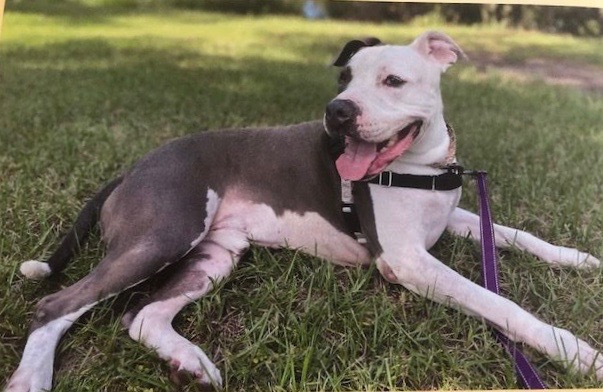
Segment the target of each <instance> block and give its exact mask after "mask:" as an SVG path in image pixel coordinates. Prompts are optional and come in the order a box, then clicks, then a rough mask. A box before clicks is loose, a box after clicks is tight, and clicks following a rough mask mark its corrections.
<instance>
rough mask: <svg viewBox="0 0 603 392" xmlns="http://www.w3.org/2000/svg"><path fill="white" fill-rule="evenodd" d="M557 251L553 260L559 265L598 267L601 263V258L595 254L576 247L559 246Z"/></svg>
mask: <svg viewBox="0 0 603 392" xmlns="http://www.w3.org/2000/svg"><path fill="white" fill-rule="evenodd" d="M557 251H558V253H557V255H556V257H553V260H552V262H553V263H555V264H558V265H564V266H569V267H576V268H597V267H599V266H600V265H601V260H599V259H597V258H596V257H595V256H593V255H591V254H588V253H584V252H580V251H579V250H577V249H574V248H566V247H564V246H559V247H557Z"/></svg>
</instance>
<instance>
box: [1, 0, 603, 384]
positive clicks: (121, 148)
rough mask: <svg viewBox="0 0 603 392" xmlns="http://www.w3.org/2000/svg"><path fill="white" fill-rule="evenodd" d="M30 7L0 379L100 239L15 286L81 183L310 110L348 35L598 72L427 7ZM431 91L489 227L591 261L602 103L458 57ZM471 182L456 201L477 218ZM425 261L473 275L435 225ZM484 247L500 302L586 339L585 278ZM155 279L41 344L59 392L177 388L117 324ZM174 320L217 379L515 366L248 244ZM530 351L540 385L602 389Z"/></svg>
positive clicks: (394, 296) (392, 293)
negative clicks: (448, 44)
mask: <svg viewBox="0 0 603 392" xmlns="http://www.w3.org/2000/svg"><path fill="white" fill-rule="evenodd" d="M40 4H41V5H40ZM31 7H35V8H30V9H28V8H26V6H25V5H23V4H18V7H14V8H12V9H11V8H10V4H9V9H8V11H7V13H6V15H5V25H4V29H3V31H2V40H1V41H0V67H1V68H0V281H2V282H3V284H2V287H1V288H0V293H1V294H0V338H1V342H0V374H2V375H4V377H8V375H10V374H11V373H12V371H13V370H14V369H15V368H16V366H17V364H18V361H19V358H20V355H21V352H22V350H23V346H24V343H25V335H26V333H27V328H28V325H29V322H30V320H31V316H32V310H33V307H34V304H35V302H36V301H37V300H38V299H39V298H41V297H42V296H44V295H46V294H49V293H52V292H54V291H56V290H58V289H60V288H61V287H64V286H67V285H69V284H72V283H73V282H75V281H76V280H77V279H79V278H81V277H82V276H84V275H85V274H86V273H87V272H88V271H89V270H90V269H91V268H92V267H93V266H94V265H95V264H96V263H97V261H98V260H99V258H100V257H101V256H102V252H103V251H102V247H101V246H100V245H99V242H98V236H96V237H95V238H93V239H92V241H91V242H90V245H89V246H88V247H87V248H86V249H85V250H84V252H83V253H82V255H81V256H80V257H78V258H77V259H76V262H74V263H73V264H72V265H71V266H70V267H68V268H67V270H66V271H65V273H64V274H61V275H60V276H58V277H56V278H53V279H49V280H47V281H44V282H41V283H36V282H31V281H26V280H24V279H23V278H22V277H21V276H20V275H19V274H18V272H17V271H18V266H19V264H20V263H21V262H22V261H24V260H28V259H32V258H41V257H43V256H48V255H49V253H50V252H52V250H53V249H54V248H55V247H56V246H57V244H58V241H59V239H60V235H61V233H63V232H64V231H65V230H66V229H67V228H68V227H69V225H70V224H71V222H72V220H73V219H74V217H75V216H76V214H77V212H78V211H79V208H80V207H81V206H82V204H83V202H84V201H85V200H86V199H87V198H88V197H90V196H91V194H92V193H93V192H94V191H95V189H97V188H98V187H99V186H100V185H101V184H103V183H104V182H106V181H108V180H110V179H112V178H114V177H115V176H116V175H117V174H119V173H120V172H122V171H123V170H125V169H126V168H127V167H128V166H129V165H130V164H131V163H132V162H133V161H135V160H136V159H137V158H138V157H140V156H141V155H142V154H144V153H145V152H146V151H148V150H149V149H151V148H153V147H155V146H158V145H160V144H161V143H162V142H164V141H166V140H168V139H170V138H173V137H177V136H180V135H184V134H187V133H191V132H196V131H199V130H206V129H213V128H219V127H233V126H247V125H275V124H286V123H293V122H301V121H306V120H309V119H314V118H319V117H321V116H322V111H323V108H324V106H325V104H326V102H328V101H329V100H330V98H331V97H333V95H334V92H335V90H336V86H335V75H336V70H334V69H331V68H329V67H328V66H327V64H328V63H329V61H330V60H331V59H332V58H333V56H334V55H335V54H336V52H337V50H338V48H339V47H340V46H341V45H342V44H343V43H345V42H346V40H348V39H350V38H355V37H363V36H368V35H374V36H379V37H380V38H382V39H383V40H385V41H388V42H396V43H398V42H399V43H406V42H408V41H409V40H411V39H412V38H413V37H414V36H416V35H417V34H419V33H420V32H421V31H423V30H424V29H427V28H437V29H441V30H444V31H446V32H448V33H449V34H450V35H452V36H453V37H454V38H455V39H456V40H457V41H458V42H459V43H460V45H461V46H462V47H463V48H465V49H466V50H468V51H470V52H475V51H487V52H490V53H494V54H496V55H498V56H502V57H504V58H506V59H508V60H509V61H521V60H522V59H526V58H529V57H532V56H536V57H544V58H549V59H554V60H555V59H565V58H569V59H572V60H574V61H577V62H582V63H591V64H595V65H596V66H603V51H602V50H600V49H601V41H600V40H593V39H577V38H572V37H568V36H553V35H545V34H541V33H524V32H522V33H519V32H517V31H513V30H508V29H505V28H503V27H481V26H476V27H458V26H445V25H439V24H435V25H434V24H432V23H431V22H430V21H429V19H423V20H420V21H417V22H415V23H414V24H410V25H396V24H383V25H375V24H361V23H343V22H335V21H321V22H309V21H305V20H303V19H300V18H295V17H259V18H254V17H235V16H227V15H221V14H212V13H203V12H191V11H189V12H185V11H176V10H150V11H136V12H134V11H125V10H115V9H110V8H102V7H85V6H75V5H74V4H70V3H63V4H62V5H61V4H59V5H58V6H56V5H55V6H51V5H49V4H46V3H39V2H37V3H35V4H34V5H32V6H31ZM434 23H435V22H434ZM443 93H444V99H445V106H446V114H447V118H448V120H449V121H450V122H451V123H452V124H453V125H454V126H455V128H456V130H457V133H458V136H459V155H460V157H461V158H462V160H463V161H464V163H465V164H466V166H468V167H474V168H483V169H487V170H488V171H489V172H490V177H491V185H490V188H491V192H492V199H493V202H492V206H493V214H494V216H495V218H496V219H497V220H498V221H499V222H501V223H504V224H508V225H512V226H516V227H520V228H524V229H527V230H529V231H531V232H533V233H534V234H536V235H538V236H541V237H543V238H544V239H546V240H549V241H551V242H555V243H558V244H563V245H566V246H577V247H579V248H582V249H584V250H587V251H590V252H591V253H593V254H595V255H598V256H599V257H601V256H603V211H602V208H601V205H602V201H603V196H602V194H603V188H602V184H603V170H602V169H601V168H602V167H603V154H602V151H603V97H602V96H601V95H597V94H588V95H587V94H584V93H581V92H579V91H573V90H568V89H563V88H559V87H550V86H546V85H544V84H542V83H539V82H534V83H526V82H519V81H514V80H512V79H509V78H506V77H504V76H502V75H498V74H496V73H495V72H491V73H487V74H484V73H480V72H478V71H477V70H476V69H475V68H474V67H472V66H471V65H470V64H464V65H459V66H456V67H454V68H453V69H451V70H450V71H449V73H448V74H447V75H445V77H444V85H443ZM283 148H286V147H285V146H284V147H283ZM467 185H468V186H467V187H466V189H465V196H464V198H463V201H462V204H463V205H464V206H465V207H468V208H471V209H474V208H473V206H474V204H475V196H474V194H473V193H474V190H473V185H472V184H470V183H469V184H467ZM433 252H434V254H436V255H437V256H438V257H439V258H441V259H442V260H446V261H447V262H448V263H449V265H451V266H452V267H453V268H455V269H457V270H459V271H460V272H461V273H462V274H464V275H465V276H468V277H469V278H471V279H473V280H476V281H478V280H479V272H478V265H479V253H478V248H477V246H475V245H474V244H473V243H471V242H469V241H467V240H465V239H455V238H452V237H451V236H448V235H445V236H444V237H443V238H442V240H441V241H440V242H439V244H438V245H437V246H436V247H435V249H434V250H433ZM501 259H502V266H501V274H502V289H503V291H504V294H505V295H506V296H508V297H510V298H512V299H513V300H514V301H516V302H518V303H520V304H521V305H522V306H524V307H525V308H527V309H529V310H530V311H532V312H534V313H536V314H537V315H538V316H539V317H541V318H543V319H544V320H546V321H547V322H550V323H554V324H556V325H558V326H560V327H564V328H568V329H570V330H572V331H573V332H575V333H576V334H577V335H578V336H580V337H582V338H584V339H585V340H587V341H588V342H590V343H591V344H593V345H594V346H595V347H598V348H600V349H603V323H602V320H603V306H602V305H603V274H602V271H601V270H597V271H575V270H571V269H563V270H558V269H552V268H550V267H548V266H545V265H543V264H541V263H539V262H538V261H537V260H535V259H534V258H533V257H530V256H528V255H526V254H523V253H521V252H519V251H505V252H501ZM152 286H153V282H150V283H147V284H145V285H143V287H142V288H141V289H137V290H131V291H129V292H128V293H125V294H124V295H121V296H119V297H118V298H117V299H115V300H114V301H110V302H107V303H103V304H102V305H99V306H97V307H96V308H94V310H93V311H91V312H89V314H88V315H87V316H84V317H83V318H82V319H80V321H78V322H77V323H76V326H75V327H74V328H72V330H71V331H70V332H69V333H68V334H67V337H66V339H64V340H63V342H62V343H61V345H60V347H59V350H58V356H57V362H56V366H55V369H56V374H55V376H56V377H55V390H56V391H170V390H176V389H177V387H176V386H175V385H174V384H173V383H172V382H171V381H170V380H169V377H168V373H169V372H168V370H169V369H168V368H167V366H166V365H165V364H164V363H163V361H162V360H160V359H158V358H157V357H156V355H155V354H154V353H153V352H152V351H151V350H148V349H146V348H144V347H143V346H142V345H139V344H138V343H135V342H133V341H132V340H130V338H129V337H128V335H127V333H126V332H125V331H123V330H122V329H121V327H120V323H119V319H120V315H121V314H122V313H123V312H124V310H125V309H126V307H127V304H128V303H129V302H130V301H133V300H135V299H136V298H137V297H139V296H141V295H144V290H145V289H149V288H150V287H152ZM175 327H176V329H177V330H178V331H181V332H182V333H183V334H184V335H185V336H187V337H189V338H190V339H191V340H192V341H193V342H195V343H196V344H198V345H200V346H201V347H202V348H203V349H204V350H205V351H206V352H207V353H208V355H209V356H210V357H212V358H214V359H215V360H216V363H217V365H218V366H219V368H220V369H221V370H222V374H223V376H225V383H226V388H227V390H233V391H251V390H258V391H265V390H268V389H270V390H383V389H395V388H400V389H434V388H441V389H458V388H463V389H467V388H484V389H496V388H516V387H517V384H516V382H515V376H514V372H513V367H512V364H511V363H510V361H509V359H508V358H507V357H506V354H505V353H504V352H503V350H502V349H501V348H500V347H499V346H498V345H497V343H496V342H495V341H494V339H493V338H492V336H491V335H490V333H489V331H488V329H487V327H486V326H485V325H484V323H483V322H482V321H480V320H476V319H473V318H470V317H467V316H464V315H462V314H460V313H459V312H457V311H455V310H452V309H449V308H446V307H444V306H440V305H437V304H434V303H432V302H430V301H429V300H426V299H424V298H422V297H419V296H416V295H414V294H412V293H410V292H408V291H406V290H405V289H403V288H401V287H398V286H394V285H391V284H388V283H386V282H385V281H384V280H383V279H382V278H381V277H380V275H379V273H378V271H377V270H376V269H375V268H369V269H344V268H340V267H334V266H332V265H330V264H329V263H324V262H321V261H319V260H316V259H314V258H311V257H308V256H305V255H301V254H297V253H295V252H293V251H278V252H268V251H266V250H263V249H253V251H251V252H250V253H249V255H248V257H246V258H245V259H244V260H243V261H242V262H241V264H240V266H239V268H238V269H237V271H236V272H235V273H234V274H233V276H232V278H231V279H229V280H228V281H227V282H224V283H223V284H222V288H221V289H220V290H218V291H214V292H213V293H212V294H211V295H209V296H208V297H207V298H205V299H204V300H202V301H199V302H198V303H196V304H195V305H191V306H189V307H188V308H186V309H185V311H183V312H182V313H181V315H180V316H178V317H177V319H176V321H175ZM527 353H528V355H529V356H530V357H531V358H532V359H533V360H534V362H535V364H536V366H537V368H538V369H539V371H540V373H541V374H542V376H543V377H544V379H545V380H546V382H547V383H548V384H549V385H550V386H556V387H565V388H572V387H596V386H601V385H600V383H599V384H598V383H597V382H596V380H595V379H594V377H588V376H582V375H576V374H572V373H570V372H568V371H566V370H565V369H564V368H563V367H561V366H559V364H556V363H554V362H551V361H549V360H548V359H546V358H545V357H543V356H542V355H540V354H538V353H536V352H534V351H532V350H527ZM2 381H3V379H2V378H1V377H0V382H2ZM184 389H185V390H195V388H194V387H193V386H187V387H185V388H184Z"/></svg>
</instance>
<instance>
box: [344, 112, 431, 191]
mask: <svg viewBox="0 0 603 392" xmlns="http://www.w3.org/2000/svg"><path fill="white" fill-rule="evenodd" d="M421 125H423V122H422V121H415V122H413V123H411V124H409V125H407V126H406V127H404V128H403V129H402V130H400V131H399V132H398V133H396V134H395V135H394V136H393V137H391V138H389V139H388V140H385V141H383V142H380V143H373V142H367V141H365V140H360V139H357V138H354V137H350V136H346V137H345V150H344V152H343V154H342V155H340V156H339V158H338V159H337V161H336V163H335V164H336V166H337V171H338V172H339V175H340V176H341V178H343V179H344V180H350V181H359V180H362V179H368V178H370V177H373V176H375V175H376V174H379V173H381V172H382V171H383V170H384V169H385V168H386V167H387V166H388V165H389V164H390V163H392V162H393V161H394V160H395V159H396V158H398V157H399V156H400V155H402V154H403V153H404V151H406V150H408V149H409V148H410V146H411V145H412V142H413V141H414V140H415V138H416V137H417V136H418V135H419V131H420V130H421Z"/></svg>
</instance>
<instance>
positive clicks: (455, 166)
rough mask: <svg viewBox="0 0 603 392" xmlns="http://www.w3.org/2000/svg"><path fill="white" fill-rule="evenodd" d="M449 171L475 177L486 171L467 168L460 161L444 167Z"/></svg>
mask: <svg viewBox="0 0 603 392" xmlns="http://www.w3.org/2000/svg"><path fill="white" fill-rule="evenodd" d="M444 169H446V170H447V171H448V173H451V174H455V175H457V176H471V177H475V176H477V175H478V174H479V173H486V172H485V171H484V170H465V168H464V167H463V166H461V165H459V164H458V163H453V164H450V165H447V166H446V167H444Z"/></svg>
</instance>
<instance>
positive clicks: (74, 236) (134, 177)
mask: <svg viewBox="0 0 603 392" xmlns="http://www.w3.org/2000/svg"><path fill="white" fill-rule="evenodd" d="M463 56H464V54H463V52H462V50H461V49H460V48H459V46H458V45H457V44H456V43H455V42H454V41H453V40H452V39H450V38H449V37H448V36H446V35H444V34H441V33H436V32H427V33H424V34H422V35H421V36H419V37H418V38H416V39H415V40H414V42H412V43H411V44H410V45H408V46H394V45H384V44H381V42H379V41H378V40H377V39H370V40H367V41H351V42H349V43H348V44H347V45H346V46H345V47H344V49H343V51H342V52H341V54H340V56H339V58H338V59H337V60H336V62H335V65H337V66H340V67H342V72H341V75H340V81H339V82H340V93H339V95H337V96H336V97H335V98H334V99H333V100H332V101H331V102H330V103H329V104H328V105H327V107H326V111H325V117H324V121H316V122H309V123H304V124H298V125H293V126H288V127H279V128H269V129H244V130H225V131H222V132H206V133H200V134H196V135H191V136H187V137H183V138H180V139H177V140H174V141H172V142H170V143H168V144H166V145H164V146H163V147H160V148H158V149H156V150H154V151H152V152H150V153H149V154H147V155H146V156H145V157H143V158H142V159H141V160H140V161H138V162H137V163H136V164H135V165H134V167H133V168H132V169H131V170H129V171H128V172H127V173H126V174H124V175H123V176H122V177H120V178H118V179H116V180H114V181H113V182H111V183H110V184H109V185H107V186H106V187H105V188H103V189H102V190H101V191H100V192H99V193H98V194H97V195H96V196H94V197H93V198H92V199H91V200H90V201H89V202H88V203H87V204H86V205H85V206H84V208H83V210H82V211H81V212H80V214H79V216H78V218H77V220H76V222H75V224H74V227H73V228H72V229H71V230H70V232H69V233H68V234H67V236H66V237H65V239H64V240H63V242H62V244H61V245H60V247H59V249H58V250H57V251H56V252H55V253H54V254H53V255H52V256H51V257H50V258H49V259H48V260H47V261H46V262H39V261H28V262H25V263H23V264H22V265H21V272H22V273H23V274H24V275H25V276H27V277H30V278H42V277H45V276H48V275H50V274H51V273H56V272H58V271H60V270H61V269H63V268H64V267H65V266H66V264H67V263H68V262H69V260H70V259H71V258H72V257H73V256H74V253H75V250H76V248H77V244H78V242H81V241H82V240H83V238H85V236H86V234H87V233H88V231H90V229H91V228H92V227H93V226H94V225H95V224H96V222H97V221H100V225H101V228H102V238H103V241H104V242H105V244H106V247H107V252H106V256H105V257H104V258H103V259H102V260H101V261H100V263H99V264H98V266H97V267H96V268H94V270H93V271H92V272H90V274H89V275H87V276H86V277H84V278H83V279H81V280H80V281H78V282H77V283H75V284H73V285H72V286H70V287H67V288H65V289H63V290H61V291H59V292H58V293H55V294H52V295H48V296H46V297H45V298H43V299H42V300H41V301H40V302H39V303H38V305H37V307H36V311H35V316H34V320H33V323H32V326H31V330H30V334H29V338H28V340H27V344H26V346H25V350H24V352H23V357H22V360H21V363H20V365H19V367H18V369H17V370H16V371H15V373H14V374H13V376H12V377H11V379H10V380H9V383H8V386H7V390H8V391H11V392H17V391H30V392H34V391H42V390H47V389H50V388H51V387H52V372H53V361H54V355H55V349H56V347H57V344H58V342H59V340H60V338H61V336H62V335H63V333H64V332H65V331H66V330H67V329H68V328H69V327H70V326H71V325H72V324H73V323H74V322H75V320H76V319H77V318H78V317H80V316H81V315H82V314H83V313H85V312H86V311H87V310H88V309H90V308H91V307H92V306H94V304H96V303H98V302H99V301H102V300H104V299H106V298H109V297H111V296H114V295H116V294H118V293H119V292H121V291H123V290H125V289H127V288H129V287H132V286H134V285H136V284H138V283H140V282H142V281H144V280H145V279H147V278H149V277H150V276H151V275H153V274H155V273H157V272H158V271H161V270H162V269H163V268H165V267H166V266H168V265H172V267H173V268H176V273H175V274H174V275H172V277H171V278H170V279H169V280H168V281H166V282H165V284H164V285H163V286H162V287H161V288H159V290H157V291H156V292H155V293H154V294H153V295H152V297H151V299H150V301H149V302H147V303H145V304H144V306H139V307H137V308H136V309H135V310H131V311H129V313H127V314H126V315H125V317H124V320H123V322H124V324H125V325H126V326H127V328H128V331H129V334H130V336H131V337H132V338H133V339H135V340H137V341H140V342H142V343H143V344H145V345H147V346H148V347H152V348H154V349H155V350H156V351H157V353H158V355H159V356H160V357H161V358H163V359H165V360H166V361H168V362H169V363H170V365H171V367H172V369H174V371H176V372H178V373H187V374H189V375H191V376H192V377H193V378H194V379H196V380H197V381H198V382H199V383H200V384H212V385H214V386H216V387H219V386H220V385H221V384H222V379H221V376H220V372H219V371H218V369H217V368H216V366H214V364H213V363H212V361H211V360H210V359H209V358H208V357H207V355H205V353H204V352H203V351H202V350H201V349H200V348H199V347H197V346H195V345H194V344H192V343H191V342H190V341H188V340H187V339H186V338H184V337H182V336H181V335H179V334H178V333H176V332H175V331H174V329H173V328H172V325H171V323H172V320H173V318H174V316H175V315H176V314H177V313H178V312H179V311H180V310H181V309H182V308H183V307H184V306H186V305H187V304H190V303H191V302H192V301H195V300H197V299H199V298H201V297H203V296H204V295H205V294H207V293H208V292H209V291H210V290H211V289H212V287H213V286H214V284H215V282H217V281H220V280H222V279H224V278H226V277H227V276H228V275H229V274H230V273H231V272H232V270H233V268H234V267H235V266H236V264H237V262H238V260H239V259H240V257H241V255H243V253H245V251H246V250H247V249H248V248H249V246H250V245H251V244H258V245H263V246H267V247H272V248H279V247H285V246H287V247H290V248H295V249H300V250H302V251H304V252H307V253H310V254H312V255H316V256H318V257H321V258H324V259H326V260H329V261H332V262H334V263H337V264H341V265H346V266H354V265H360V264H361V265H367V264H369V263H376V265H377V267H378V269H379V271H380V272H381V274H382V275H383V277H384V278H385V279H387V280H388V281H390V282H393V283H397V284H401V285H403V286H404V287H406V288H408V289H409V290H411V291H413V292H415V293H418V294H420V295H428V296H429V298H430V299H433V300H435V301H438V302H441V303H444V304H446V305H452V306H455V307H457V308H459V309H461V310H462V311H464V312H466V313H468V314H471V315H474V316H477V317H480V318H483V319H484V320H486V321H487V322H488V323H489V324H491V325H493V326H494V327H496V328H497V329H499V330H500V331H502V332H503V333H504V334H505V335H506V336H508V337H509V338H510V339H511V340H513V341H516V342H522V343H525V344H527V345H529V346H531V347H533V348H534V349H536V350H539V351H541V352H543V353H544V354H546V355H548V356H550V357H551V358H554V359H556V360H561V361H563V362H565V363H566V364H567V366H569V367H571V368H573V369H575V370H578V371H580V372H582V373H588V372H594V373H595V374H596V377H597V378H598V379H601V380H603V357H602V356H601V355H600V353H599V352H598V351H597V350H595V349H594V348H592V347H591V346H590V345H589V344H588V343H586V342H584V341H583V340H580V339H578V338H577V337H576V336H574V335H573V334H572V333H571V332H569V331H566V330H563V329H560V328H556V327H554V326H552V325H549V324H547V323H545V322H543V321H541V320H539V319H538V318H536V317H535V316H533V315H531V314H530V313H528V312H526V311H525V310H523V309H522V308H520V307H519V306H518V305H516V304H515V303H513V302H511V301H510V300H508V299H505V298H502V297H500V296H498V295H496V294H494V293H492V292H490V291H487V290H485V289H484V288H482V287H480V286H479V285H477V284H475V283H473V282H471V281H469V280H467V279H466V278H464V277H462V276H460V275H459V274H458V273H456V272H455V271H453V270H451V269H450V268H448V267H447V266H446V265H444V264H443V263H442V262H440V261H439V260H437V259H436V258H435V257H434V256H432V255H431V254H430V253H429V252H428V249H430V248H431V247H432V246H433V245H434V243H435V242H436V241H437V240H438V238H439V237H440V236H441V235H442V233H443V231H444V230H446V229H448V230H449V231H450V232H452V233H454V234H456V235H460V236H463V237H465V236H468V237H469V236H470V237H471V238H473V239H475V240H478V241H479V240H480V230H479V223H478V222H479V219H478V217H477V216H476V215H475V214H473V213H470V212H468V211H465V210H463V209H460V208H458V207H457V203H458V201H459V198H460V195H461V191H460V187H456V186H455V187H452V189H448V190H446V189H444V190H442V189H441V188H437V189H438V190H425V189H416V188H407V187H391V186H387V185H388V184H385V185H379V184H374V183H370V182H368V181H367V180H369V179H372V178H374V177H375V176H378V175H380V173H382V172H383V171H384V170H388V171H389V172H393V173H404V174H409V175H415V176H422V177H421V178H425V177H427V178H434V179H435V178H436V177H438V176H439V175H441V174H442V173H445V171H446V170H444V169H442V167H444V166H445V165H447V164H450V163H454V162H455V157H454V140H453V137H452V135H451V133H449V131H448V129H447V126H446V123H445V121H444V116H443V104H442V99H441V95H440V76H441V74H442V73H443V72H444V71H445V70H446V69H447V68H448V67H449V66H451V65H452V64H454V63H455V62H456V61H457V59H459V58H461V57H463ZM325 129H326V132H325ZM417 178H418V177H417ZM341 179H344V180H349V181H351V183H352V195H353V198H354V203H355V205H356V209H357V212H358V218H359V221H360V225H361V228H362V231H363V233H364V234H365V236H366V238H367V241H368V242H367V243H366V244H361V243H359V242H358V241H357V240H356V238H355V237H354V235H353V234H352V232H351V231H352V230H351V229H350V227H348V224H347V223H346V222H347V221H346V219H345V218H344V216H343V213H342V210H341V200H342V187H341V183H342V181H341ZM433 181H434V183H435V180H433ZM495 233H496V238H497V240H496V245H497V246H500V247H508V246H515V247H517V248H519V249H522V250H525V251H527V252H530V253H532V254H534V255H536V256H537V257H539V258H540V259H542V260H543V261H545V262H547V263H551V264H558V265H569V266H576V267H596V266H599V264H600V261H599V260H597V259H596V258H595V257H593V256H591V255H589V254H587V253H582V252H579V251H577V250H575V249H570V248H565V247H559V246H554V245H551V244H549V243H546V242H544V241H542V240H540V239H538V238H535V237H534V236H532V235H530V234H528V233H525V232H523V231H520V230H516V229H511V228H508V227H504V226H499V225H495Z"/></svg>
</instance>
